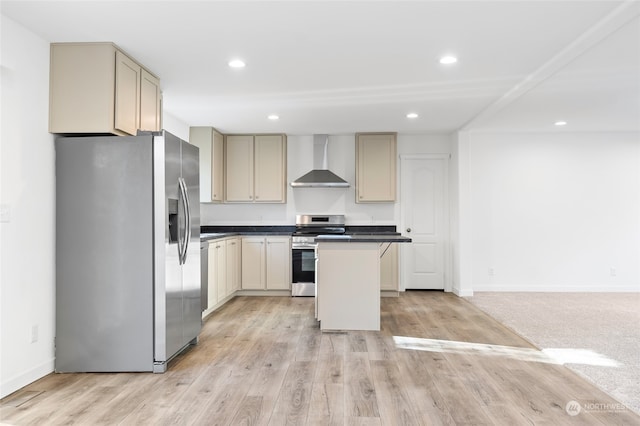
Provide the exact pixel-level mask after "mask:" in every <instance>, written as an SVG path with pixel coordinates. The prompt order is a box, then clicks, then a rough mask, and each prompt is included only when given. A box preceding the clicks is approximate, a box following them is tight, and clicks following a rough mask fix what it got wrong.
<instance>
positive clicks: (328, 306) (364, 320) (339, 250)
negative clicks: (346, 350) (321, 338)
mask: <svg viewBox="0 0 640 426" xmlns="http://www.w3.org/2000/svg"><path fill="white" fill-rule="evenodd" d="M317 274H318V275H317V283H316V285H317V298H318V300H317V302H318V320H319V321H320V329H321V330H323V331H324V330H380V246H379V244H378V243H340V242H336V243H332V242H321V243H319V244H318V267H317Z"/></svg>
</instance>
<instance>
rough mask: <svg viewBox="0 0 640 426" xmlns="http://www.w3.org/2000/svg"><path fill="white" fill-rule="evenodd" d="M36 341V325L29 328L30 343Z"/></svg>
mask: <svg viewBox="0 0 640 426" xmlns="http://www.w3.org/2000/svg"><path fill="white" fill-rule="evenodd" d="M37 341H38V324H36V325H32V326H31V343H36V342H37Z"/></svg>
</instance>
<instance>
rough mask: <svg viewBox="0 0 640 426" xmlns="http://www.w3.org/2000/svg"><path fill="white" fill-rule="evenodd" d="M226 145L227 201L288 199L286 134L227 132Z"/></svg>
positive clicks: (278, 201)
mask: <svg viewBox="0 0 640 426" xmlns="http://www.w3.org/2000/svg"><path fill="white" fill-rule="evenodd" d="M224 146H225V150H224V156H225V163H224V170H225V196H224V200H225V202H227V203H254V202H255V203H285V202H286V194H287V191H286V179H287V168H286V165H287V161H286V158H287V143H286V136H285V135H226V136H225V143H224Z"/></svg>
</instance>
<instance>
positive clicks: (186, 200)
mask: <svg viewBox="0 0 640 426" xmlns="http://www.w3.org/2000/svg"><path fill="white" fill-rule="evenodd" d="M180 181H181V182H182V192H183V193H184V196H183V197H184V206H185V214H186V215H187V217H186V218H185V219H186V226H185V238H184V253H183V257H182V263H183V264H184V263H186V262H187V252H188V248H189V240H191V202H190V201H189V191H188V189H187V182H186V181H185V180H184V178H180Z"/></svg>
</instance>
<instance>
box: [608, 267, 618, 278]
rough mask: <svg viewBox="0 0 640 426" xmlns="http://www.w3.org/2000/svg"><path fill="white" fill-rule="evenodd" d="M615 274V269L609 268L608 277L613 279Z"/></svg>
mask: <svg viewBox="0 0 640 426" xmlns="http://www.w3.org/2000/svg"><path fill="white" fill-rule="evenodd" d="M617 274H618V272H617V271H616V268H609V275H611V276H612V277H615V276H616V275H617Z"/></svg>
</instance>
